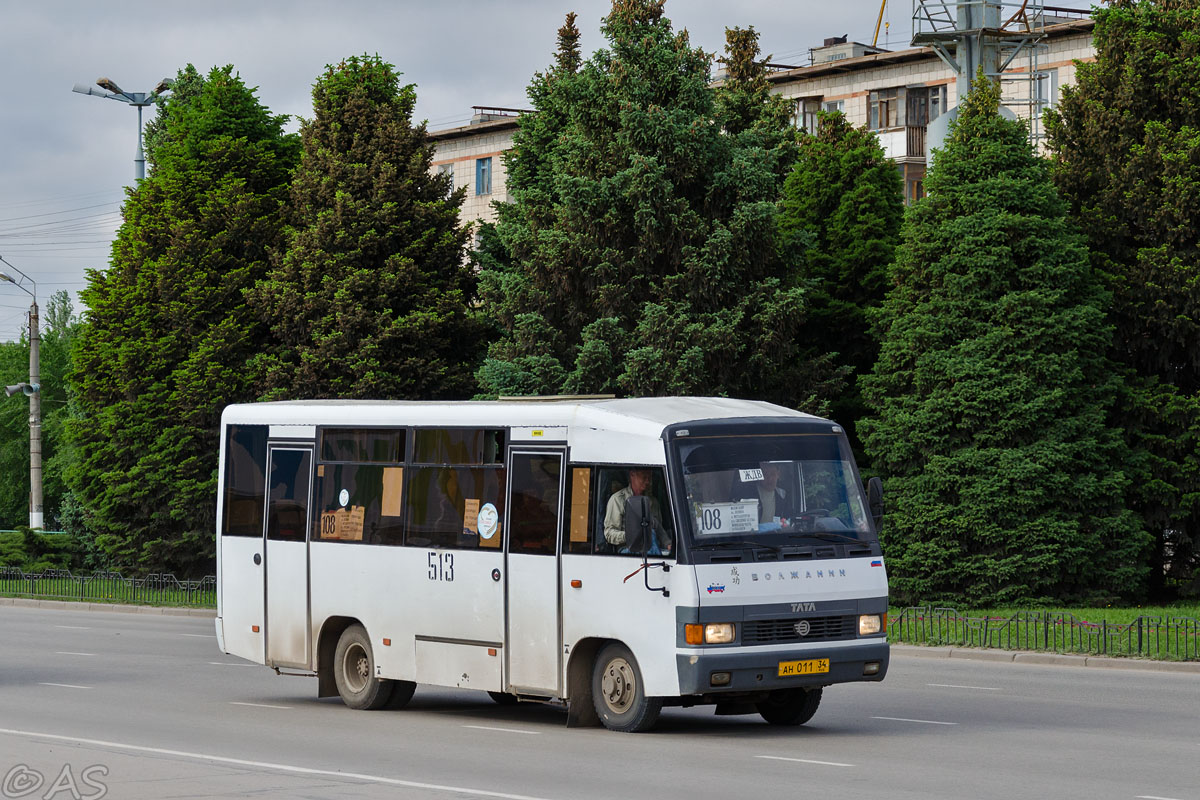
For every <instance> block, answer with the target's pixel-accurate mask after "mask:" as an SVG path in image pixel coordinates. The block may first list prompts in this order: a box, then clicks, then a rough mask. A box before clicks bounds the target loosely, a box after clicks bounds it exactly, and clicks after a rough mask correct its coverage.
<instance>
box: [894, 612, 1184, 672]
mask: <svg viewBox="0 0 1200 800" xmlns="http://www.w3.org/2000/svg"><path fill="white" fill-rule="evenodd" d="M888 640H889V641H891V642H897V643H905V644H924V645H953V646H956V647H984V648H988V647H992V648H999V649H1002V650H1042V651H1048V652H1053V653H1081V654H1088V655H1107V656H1141V657H1144V658H1158V659H1171V660H1177V661H1195V660H1200V620H1196V619H1192V618H1191V617H1172V616H1143V617H1138V618H1137V619H1135V620H1133V621H1131V622H1129V623H1127V624H1118V623H1113V622H1108V621H1101V622H1089V621H1087V620H1082V619H1079V618H1078V617H1076V616H1075V615H1074V614H1070V613H1067V612H1050V611H1022V612H1019V613H1016V614H1013V615H1012V616H1010V617H966V616H963V615H961V614H959V613H958V612H957V611H955V610H954V609H952V608H936V607H933V606H925V607H915V608H905V609H903V610H902V611H900V612H899V613H893V614H892V615H891V616H889V618H888Z"/></svg>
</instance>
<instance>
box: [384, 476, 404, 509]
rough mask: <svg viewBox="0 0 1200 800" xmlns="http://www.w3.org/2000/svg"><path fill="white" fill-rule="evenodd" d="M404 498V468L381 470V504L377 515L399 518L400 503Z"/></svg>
mask: <svg viewBox="0 0 1200 800" xmlns="http://www.w3.org/2000/svg"><path fill="white" fill-rule="evenodd" d="M403 498H404V467H384V468H383V503H382V505H381V507H380V511H379V515H380V516H382V517H398V516H400V501H401V500H402V499H403Z"/></svg>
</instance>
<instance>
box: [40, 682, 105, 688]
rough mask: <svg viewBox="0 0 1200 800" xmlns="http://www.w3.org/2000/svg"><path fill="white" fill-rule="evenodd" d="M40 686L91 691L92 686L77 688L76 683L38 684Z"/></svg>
mask: <svg viewBox="0 0 1200 800" xmlns="http://www.w3.org/2000/svg"><path fill="white" fill-rule="evenodd" d="M38 686H61V687H62V688H63V689H91V688H92V687H91V686H77V685H75V684H74V683H42V682H41V681H39V682H38Z"/></svg>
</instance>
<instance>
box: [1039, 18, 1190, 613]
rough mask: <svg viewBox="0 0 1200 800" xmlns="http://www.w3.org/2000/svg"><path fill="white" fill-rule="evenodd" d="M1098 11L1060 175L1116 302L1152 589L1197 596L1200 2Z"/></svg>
mask: <svg viewBox="0 0 1200 800" xmlns="http://www.w3.org/2000/svg"><path fill="white" fill-rule="evenodd" d="M1095 17H1096V27H1095V30H1094V41H1095V45H1096V60H1095V62H1094V63H1088V64H1083V63H1081V64H1079V65H1077V77H1078V82H1077V83H1076V85H1075V86H1072V87H1069V88H1066V89H1064V90H1063V97H1062V102H1061V103H1060V104H1059V106H1058V108H1057V109H1055V110H1054V111H1053V112H1052V113H1051V114H1049V116H1048V125H1047V129H1048V131H1049V133H1050V146H1051V150H1052V153H1053V163H1054V177H1055V180H1056V182H1057V183H1058V185H1059V187H1060V188H1061V189H1062V192H1063V194H1064V196H1065V197H1066V198H1067V200H1068V201H1069V203H1070V205H1071V210H1072V213H1073V216H1074V217H1075V218H1076V220H1077V221H1078V224H1079V225H1080V227H1081V228H1082V229H1083V231H1084V233H1085V234H1086V235H1087V239H1088V244H1089V245H1090V247H1091V250H1092V253H1093V258H1094V263H1095V265H1096V268H1097V269H1098V270H1099V271H1100V272H1101V273H1102V274H1104V275H1107V276H1108V283H1109V286H1110V289H1111V291H1112V295H1113V303H1112V310H1111V313H1110V314H1109V320H1110V322H1111V323H1112V324H1113V325H1114V326H1115V337H1114V340H1113V348H1112V356H1113V359H1114V360H1115V361H1117V362H1118V363H1120V364H1121V365H1122V366H1124V368H1125V369H1126V370H1127V372H1128V377H1127V384H1128V387H1129V391H1128V392H1127V394H1126V395H1125V396H1124V397H1123V398H1122V401H1121V403H1120V405H1119V407H1118V409H1117V412H1118V413H1117V414H1116V416H1115V420H1116V423H1117V424H1119V425H1121V426H1123V427H1124V428H1125V429H1126V432H1127V438H1128V441H1129V443H1130V446H1131V447H1132V448H1133V450H1134V451H1135V453H1136V454H1137V455H1138V459H1137V462H1136V465H1135V466H1136V471H1135V473H1134V476H1133V477H1134V480H1133V482H1132V487H1131V488H1132V493H1131V495H1130V498H1129V502H1130V505H1131V507H1133V508H1134V509H1136V510H1137V512H1138V513H1139V514H1140V515H1141V517H1142V519H1143V523H1144V524H1145V526H1146V528H1147V529H1148V530H1149V531H1150V532H1151V533H1152V534H1153V535H1154V537H1155V540H1156V545H1155V548H1154V553H1153V557H1152V560H1151V571H1150V575H1151V580H1152V586H1151V592H1152V594H1153V595H1154V596H1156V597H1162V596H1164V595H1166V594H1168V587H1167V586H1166V585H1165V581H1164V579H1165V578H1171V579H1173V580H1172V582H1173V584H1174V586H1175V587H1182V588H1184V589H1185V591H1186V590H1189V587H1188V586H1187V584H1188V582H1189V581H1190V583H1191V586H1190V591H1191V592H1192V593H1194V594H1200V48H1198V42H1200V2H1197V1H1196V0H1170V1H1168V0H1153V1H1150V0H1114V2H1111V3H1109V4H1107V5H1106V6H1105V7H1102V8H1100V9H1098V10H1097V11H1096V14H1095ZM1174 590H1175V589H1173V588H1172V589H1171V590H1170V591H1174Z"/></svg>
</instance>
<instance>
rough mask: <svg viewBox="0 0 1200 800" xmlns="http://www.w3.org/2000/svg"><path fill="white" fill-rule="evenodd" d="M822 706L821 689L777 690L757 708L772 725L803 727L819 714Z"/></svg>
mask: <svg viewBox="0 0 1200 800" xmlns="http://www.w3.org/2000/svg"><path fill="white" fill-rule="evenodd" d="M819 705H821V688H820V687H817V688H816V689H776V690H775V691H773V692H771V694H770V695H769V696H768V697H767V699H766V700H763V701H762V702H761V703H759V704H758V705H756V706H755V708H757V709H758V713H759V714H760V715H761V716H762V718H763V719H765V720H766V721H767V722H769V723H771V724H772V725H803V724H804V723H806V722H808V721H809V720H810V719H812V718H813V714H816V713H817V706H819Z"/></svg>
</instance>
